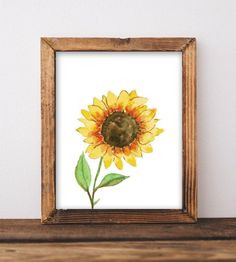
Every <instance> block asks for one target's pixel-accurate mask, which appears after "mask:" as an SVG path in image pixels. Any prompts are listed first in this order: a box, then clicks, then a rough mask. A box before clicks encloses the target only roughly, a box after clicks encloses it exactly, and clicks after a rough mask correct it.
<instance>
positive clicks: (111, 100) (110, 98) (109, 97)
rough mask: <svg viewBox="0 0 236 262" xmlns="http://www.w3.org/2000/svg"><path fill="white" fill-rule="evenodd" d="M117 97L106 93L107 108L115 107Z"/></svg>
mask: <svg viewBox="0 0 236 262" xmlns="http://www.w3.org/2000/svg"><path fill="white" fill-rule="evenodd" d="M116 101H117V96H116V95H115V94H113V93H112V92H111V91H109V92H108V93H107V105H108V106H109V107H113V106H115V105H116Z"/></svg>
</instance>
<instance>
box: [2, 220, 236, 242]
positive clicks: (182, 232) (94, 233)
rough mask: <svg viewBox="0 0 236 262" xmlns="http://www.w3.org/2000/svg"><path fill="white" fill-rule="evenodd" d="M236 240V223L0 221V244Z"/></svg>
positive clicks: (228, 221) (223, 221)
mask: <svg viewBox="0 0 236 262" xmlns="http://www.w3.org/2000/svg"><path fill="white" fill-rule="evenodd" d="M226 239H227V240H230V239H235V240H236V219H234V218H228V219H216V218H214V219H209V218H208V219H199V220H198V222H197V223H196V224H129V225H127V224H115V225H110V224H106V225H104V224H91V225H88V224H87V225H81V224H79V225H76V224H71V225H41V223H40V220H38V219H33V220H32V219H16V220H11V219H10V220H9V219H4V220H0V242H31V243H32V242H77V241H112V240H120V241H121V240H123V241H124V240H126V241H131V240H132V241H136V240H139V241H147V240H226Z"/></svg>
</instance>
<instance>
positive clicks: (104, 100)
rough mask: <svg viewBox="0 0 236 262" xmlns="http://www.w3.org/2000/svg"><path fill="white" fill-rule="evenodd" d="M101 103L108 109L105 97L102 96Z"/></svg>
mask: <svg viewBox="0 0 236 262" xmlns="http://www.w3.org/2000/svg"><path fill="white" fill-rule="evenodd" d="M102 102H103V103H104V105H105V106H106V107H108V104H107V97H106V96H102Z"/></svg>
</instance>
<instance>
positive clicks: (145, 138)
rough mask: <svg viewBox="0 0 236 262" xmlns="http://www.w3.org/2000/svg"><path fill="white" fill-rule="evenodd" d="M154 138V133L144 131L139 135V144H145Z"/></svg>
mask: <svg viewBox="0 0 236 262" xmlns="http://www.w3.org/2000/svg"><path fill="white" fill-rule="evenodd" d="M154 139H155V135H154V134H152V133H150V132H146V133H144V134H142V135H140V137H139V142H140V144H143V145H145V144H148V143H150V142H152V141H153V140H154Z"/></svg>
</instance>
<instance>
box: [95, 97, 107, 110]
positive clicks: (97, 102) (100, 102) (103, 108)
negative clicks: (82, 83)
mask: <svg viewBox="0 0 236 262" xmlns="http://www.w3.org/2000/svg"><path fill="white" fill-rule="evenodd" d="M93 104H94V105H95V106H99V107H100V108H101V109H102V110H106V106H105V105H104V103H103V102H102V101H101V100H99V99H97V98H96V97H94V99H93Z"/></svg>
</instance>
